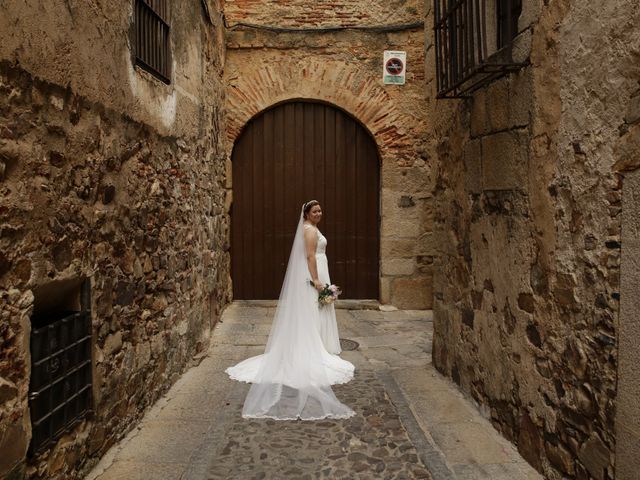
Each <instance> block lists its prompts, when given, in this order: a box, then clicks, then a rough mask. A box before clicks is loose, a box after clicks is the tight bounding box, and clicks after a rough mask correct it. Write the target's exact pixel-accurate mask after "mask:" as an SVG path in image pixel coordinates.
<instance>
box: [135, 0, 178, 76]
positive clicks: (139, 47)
mask: <svg viewBox="0 0 640 480" xmlns="http://www.w3.org/2000/svg"><path fill="white" fill-rule="evenodd" d="M134 23H135V42H134V43H135V60H136V65H139V66H140V67H141V68H143V69H144V70H146V71H148V72H149V73H151V74H152V75H154V76H156V77H157V78H159V79H160V80H162V81H163V82H165V83H171V41H170V38H169V33H170V27H169V7H168V2H167V0H135V10H134Z"/></svg>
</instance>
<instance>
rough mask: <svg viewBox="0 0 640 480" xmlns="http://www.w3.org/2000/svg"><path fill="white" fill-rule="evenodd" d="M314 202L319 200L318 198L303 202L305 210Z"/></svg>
mask: <svg viewBox="0 0 640 480" xmlns="http://www.w3.org/2000/svg"><path fill="white" fill-rule="evenodd" d="M313 202H318V201H317V200H309V201H308V202H305V203H303V204H302V209H303V210H304V209H306V208H307V205H309V204H310V203H313Z"/></svg>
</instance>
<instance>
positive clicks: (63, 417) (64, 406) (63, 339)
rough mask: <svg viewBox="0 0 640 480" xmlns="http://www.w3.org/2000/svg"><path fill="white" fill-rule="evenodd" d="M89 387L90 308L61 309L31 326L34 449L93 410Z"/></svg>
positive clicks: (50, 440) (31, 397)
mask: <svg viewBox="0 0 640 480" xmlns="http://www.w3.org/2000/svg"><path fill="white" fill-rule="evenodd" d="M60 317H62V318H60ZM91 386H92V378H91V319H90V314H89V312H88V311H83V312H65V313H63V314H60V315H58V316H57V318H56V317H54V321H53V322H52V323H49V324H48V325H44V326H38V325H34V329H33V330H32V332H31V382H30V385H29V407H30V410H31V425H32V433H33V436H32V440H31V446H30V451H31V453H32V454H33V453H36V452H38V451H40V450H42V449H44V448H46V447H47V446H48V445H49V444H51V443H52V442H54V441H55V440H56V439H58V438H59V437H60V436H61V435H62V434H63V433H65V432H67V431H69V430H70V429H71V428H72V427H73V426H74V424H75V423H76V422H78V421H79V420H81V419H82V418H84V417H85V416H86V415H87V414H88V413H89V412H91V402H92V400H91Z"/></svg>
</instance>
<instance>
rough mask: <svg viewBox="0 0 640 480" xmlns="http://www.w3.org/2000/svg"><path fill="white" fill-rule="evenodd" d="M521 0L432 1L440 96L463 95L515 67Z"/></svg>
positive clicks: (513, 69) (516, 68) (458, 96)
mask: <svg viewBox="0 0 640 480" xmlns="http://www.w3.org/2000/svg"><path fill="white" fill-rule="evenodd" d="M521 10H522V0H434V14H435V26H434V30H435V53H436V79H437V88H438V94H437V97H438V98H463V97H467V96H469V95H470V94H471V93H473V92H474V91H476V90H477V89H479V88H482V87H483V86H485V85H487V84H488V83H490V82H492V81H493V80H495V79H497V78H499V77H502V76H504V75H506V74H507V73H509V72H512V71H516V70H518V69H520V68H522V67H523V66H524V64H523V63H517V62H514V61H513V59H512V45H513V39H514V38H515V37H516V35H517V33H518V17H519V16H520V12H521Z"/></svg>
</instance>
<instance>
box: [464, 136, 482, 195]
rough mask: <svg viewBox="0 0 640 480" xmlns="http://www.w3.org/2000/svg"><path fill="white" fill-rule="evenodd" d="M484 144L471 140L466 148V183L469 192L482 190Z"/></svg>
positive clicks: (475, 192)
mask: <svg viewBox="0 0 640 480" xmlns="http://www.w3.org/2000/svg"><path fill="white" fill-rule="evenodd" d="M481 147H482V144H481V141H480V140H479V139H478V140H470V141H469V142H468V143H467V144H466V145H465V148H464V183H465V189H466V190H467V192H469V193H474V194H477V193H480V192H482V148H481Z"/></svg>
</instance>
